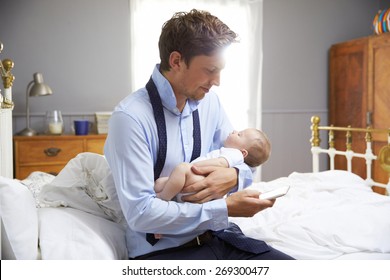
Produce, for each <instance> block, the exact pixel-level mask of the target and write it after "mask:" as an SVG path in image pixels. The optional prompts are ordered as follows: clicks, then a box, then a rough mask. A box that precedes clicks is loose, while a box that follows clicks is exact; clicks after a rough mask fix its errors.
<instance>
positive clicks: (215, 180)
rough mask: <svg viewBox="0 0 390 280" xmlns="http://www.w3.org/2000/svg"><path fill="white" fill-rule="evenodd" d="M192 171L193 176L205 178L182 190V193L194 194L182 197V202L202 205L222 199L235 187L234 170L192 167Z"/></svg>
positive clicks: (214, 167)
mask: <svg viewBox="0 0 390 280" xmlns="http://www.w3.org/2000/svg"><path fill="white" fill-rule="evenodd" d="M192 171H193V172H194V173H195V174H198V175H203V176H206V177H205V179H203V180H202V181H199V182H196V183H194V184H192V185H188V186H185V187H184V188H183V191H182V192H183V193H186V192H188V193H194V194H191V195H188V196H183V197H182V200H183V201H187V202H195V203H204V202H207V201H210V200H213V199H217V198H222V197H223V196H224V195H226V194H227V193H229V192H230V191H231V190H232V188H234V187H235V186H236V185H237V180H238V174H237V173H238V171H237V169H236V168H226V167H217V166H204V167H198V166H192Z"/></svg>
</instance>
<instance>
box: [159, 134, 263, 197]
mask: <svg viewBox="0 0 390 280" xmlns="http://www.w3.org/2000/svg"><path fill="white" fill-rule="evenodd" d="M270 152H271V144H270V142H269V140H268V137H267V136H266V135H265V134H264V133H263V132H262V131H260V130H258V129H255V128H247V129H245V130H243V131H240V132H237V131H233V132H232V133H231V134H229V136H228V137H227V138H226V140H225V142H224V146H223V147H222V148H221V149H219V150H214V151H211V152H210V153H208V154H207V155H206V157H199V158H197V159H195V160H194V161H192V162H191V163H187V162H183V163H180V164H179V165H177V166H176V167H175V169H174V170H173V171H172V173H171V174H170V176H169V177H160V178H158V179H157V180H156V182H155V186H154V190H155V192H156V194H157V197H158V198H161V199H163V200H167V201H168V200H171V199H172V198H174V197H175V196H176V195H178V194H179V193H180V192H181V190H182V189H183V187H184V186H187V185H190V184H193V183H195V182H197V181H200V180H202V179H204V176H201V175H197V174H194V173H193V172H192V171H191V166H192V165H196V166H221V167H234V166H236V165H239V164H241V163H243V162H245V163H246V164H247V165H248V166H250V167H257V166H259V165H261V164H262V163H264V162H266V161H267V160H268V158H269V155H270ZM180 197H181V196H180V195H178V197H177V199H178V201H180V200H181V199H180Z"/></svg>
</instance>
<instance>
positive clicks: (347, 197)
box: [231, 171, 390, 259]
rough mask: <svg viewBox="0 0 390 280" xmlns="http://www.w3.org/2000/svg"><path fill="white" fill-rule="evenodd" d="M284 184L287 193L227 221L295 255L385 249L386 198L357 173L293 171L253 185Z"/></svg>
mask: <svg viewBox="0 0 390 280" xmlns="http://www.w3.org/2000/svg"><path fill="white" fill-rule="evenodd" d="M285 185H290V186H291V187H290V190H289V192H288V194H287V195H286V196H284V197H281V198H278V199H277V201H276V203H275V205H274V207H273V208H270V209H267V210H265V211H262V212H260V213H258V214H257V215H255V216H254V217H253V218H231V220H232V221H234V222H235V223H237V224H238V225H239V226H240V227H241V228H242V230H243V232H244V233H245V234H246V235H248V236H251V237H254V238H258V239H262V240H264V241H266V242H267V243H268V244H269V245H271V246H273V247H274V248H276V249H279V250H281V251H283V252H285V253H287V254H289V255H291V256H293V257H294V258H296V259H335V258H342V257H343V255H346V254H350V255H353V254H356V253H366V255H370V254H372V253H390V197H388V196H382V195H379V194H376V193H374V192H372V190H371V188H369V187H368V186H367V185H366V183H365V181H364V180H363V179H361V178H360V177H358V176H356V175H354V174H351V173H348V172H346V171H326V172H320V173H292V174H291V175H290V176H288V177H286V178H280V179H277V180H275V181H271V182H268V183H257V184H254V185H253V186H252V188H254V189H257V190H259V191H266V190H270V189H274V188H277V187H280V186H285ZM383 256H386V257H388V256H389V255H386V254H384V255H383Z"/></svg>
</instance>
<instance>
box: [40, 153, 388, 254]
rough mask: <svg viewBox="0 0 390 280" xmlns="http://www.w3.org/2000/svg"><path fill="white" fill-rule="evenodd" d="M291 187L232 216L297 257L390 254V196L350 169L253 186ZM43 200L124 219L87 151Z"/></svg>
mask: <svg viewBox="0 0 390 280" xmlns="http://www.w3.org/2000/svg"><path fill="white" fill-rule="evenodd" d="M285 185H289V186H290V190H289V192H288V193H287V195H286V196H284V197H281V198H278V199H277V201H276V203H275V205H274V207H272V208H270V209H267V210H264V211H262V212H260V213H258V214H257V215H255V216H254V217H252V218H231V220H232V221H233V222H235V223H237V224H238V225H239V226H240V227H241V228H242V230H243V232H244V233H245V234H246V235H248V236H250V237H253V238H257V239H261V240H264V241H266V242H267V243H268V244H269V245H271V246H273V247H274V248H276V249H279V250H281V251H283V252H285V253H287V254H289V255H291V256H293V257H294V258H296V259H335V258H343V257H344V258H345V257H346V256H348V255H351V256H352V255H357V254H359V255H360V254H362V253H364V254H365V255H366V256H368V255H372V254H376V255H377V254H381V256H383V257H386V258H388V257H390V218H389V217H390V197H389V196H383V195H379V194H376V193H374V192H372V190H371V188H370V187H368V186H367V185H366V183H365V181H364V180H363V179H361V178H360V177H358V176H357V175H354V174H352V173H348V172H346V171H326V172H320V173H292V174H291V175H290V176H288V177H285V178H280V179H277V180H274V181H271V182H262V183H256V184H254V185H253V186H251V188H254V189H257V190H259V191H261V192H264V191H267V190H271V189H274V188H278V187H280V186H285ZM39 198H40V202H41V203H42V204H45V205H46V206H50V207H64V206H65V207H70V208H76V209H78V210H81V211H84V212H88V213H90V214H93V215H96V216H99V217H102V218H105V219H108V220H111V221H114V222H123V215H122V213H121V210H120V207H119V202H118V200H117V196H116V192H115V186H114V183H113V179H112V176H111V172H110V170H109V167H108V164H107V162H106V161H105V158H104V157H103V156H100V155H97V154H91V153H83V154H80V155H78V156H77V157H76V158H74V159H73V160H71V161H70V162H69V163H68V165H67V166H66V167H65V168H64V169H63V170H62V171H61V173H60V174H59V175H58V176H57V177H56V178H55V179H54V180H53V181H52V182H51V183H49V184H46V185H44V186H43V188H42V191H41V194H40V196H39Z"/></svg>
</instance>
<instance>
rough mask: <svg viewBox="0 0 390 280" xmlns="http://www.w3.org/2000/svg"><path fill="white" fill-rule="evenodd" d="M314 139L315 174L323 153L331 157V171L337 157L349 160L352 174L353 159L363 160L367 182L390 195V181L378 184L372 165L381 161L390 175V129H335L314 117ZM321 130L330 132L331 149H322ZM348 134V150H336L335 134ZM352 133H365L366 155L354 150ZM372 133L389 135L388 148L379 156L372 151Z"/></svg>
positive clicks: (311, 140) (383, 148) (384, 148)
mask: <svg viewBox="0 0 390 280" xmlns="http://www.w3.org/2000/svg"><path fill="white" fill-rule="evenodd" d="M310 128H311V131H312V138H311V139H310V142H311V146H312V147H311V152H312V157H313V172H319V155H320V154H321V153H324V154H327V155H328V156H329V165H330V170H334V169H335V156H336V155H343V156H345V158H346V160H347V170H348V171H349V172H352V159H353V158H355V157H359V158H363V159H365V161H366V174H367V176H366V179H365V180H366V182H367V183H368V184H369V185H370V186H376V187H380V188H385V189H386V190H387V193H390V179H389V181H388V183H387V184H384V183H380V182H376V181H374V180H373V178H372V163H373V161H374V160H379V161H380V163H381V166H382V167H383V168H384V170H385V171H386V172H387V173H389V174H390V129H374V128H369V127H368V128H352V127H350V126H349V127H335V126H320V117H318V116H313V117H312V118H311V127H310ZM320 130H325V131H328V137H329V147H328V148H327V149H324V148H321V147H320V142H321V139H320ZM335 131H345V132H346V143H347V146H346V150H345V151H338V150H336V149H335V148H334V132H335ZM352 132H362V133H365V134H366V135H365V139H366V150H365V153H356V152H354V151H353V150H352ZM372 133H387V135H388V136H387V139H388V140H387V143H388V144H387V146H384V147H382V149H381V150H380V152H379V154H378V155H375V154H374V153H373V150H372V137H371V134H372Z"/></svg>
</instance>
